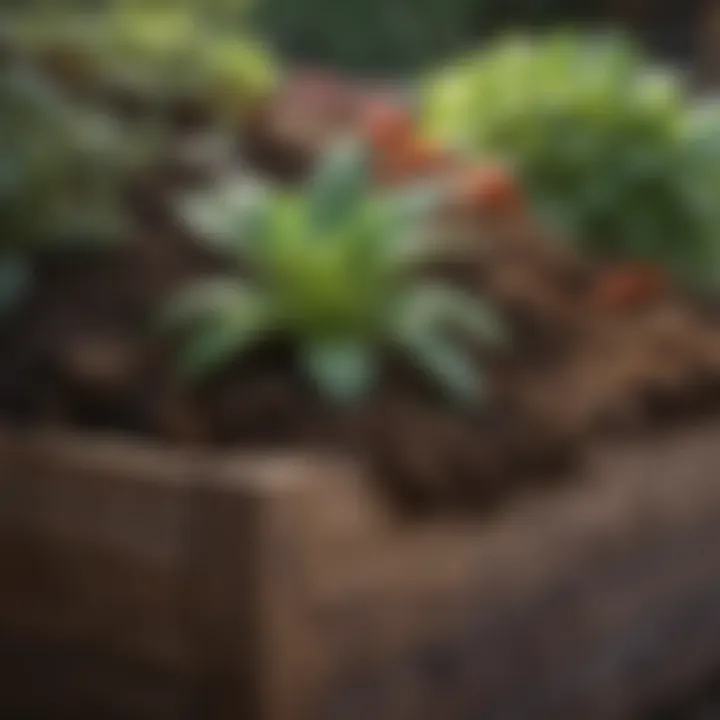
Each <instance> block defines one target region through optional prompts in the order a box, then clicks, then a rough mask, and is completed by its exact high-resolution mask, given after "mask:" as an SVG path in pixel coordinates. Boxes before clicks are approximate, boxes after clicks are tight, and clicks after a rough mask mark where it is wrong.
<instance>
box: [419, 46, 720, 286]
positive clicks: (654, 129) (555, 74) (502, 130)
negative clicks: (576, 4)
mask: <svg viewBox="0 0 720 720" xmlns="http://www.w3.org/2000/svg"><path fill="white" fill-rule="evenodd" d="M423 90H424V95H423V100H422V104H423V117H424V123H425V127H426V129H427V131H428V133H429V134H430V135H431V136H432V137H433V138H435V139H440V140H442V141H445V142H447V143H450V144H453V145H455V146H457V147H459V148H462V149H464V150H465V151H470V152H473V153H476V154H483V155H500V156H503V157H506V158H508V159H510V160H511V161H513V162H515V163H516V164H517V166H518V170H519V171H520V173H521V175H522V176H523V179H524V180H525V183H526V186H527V187H528V189H529V191H530V193H531V195H532V198H533V200H534V203H535V206H536V207H537V209H538V210H539V211H540V212H541V213H542V214H543V215H544V216H545V217H546V218H547V219H548V220H549V221H550V222H551V223H552V224H554V226H555V227H557V228H558V229H559V230H561V231H563V232H564V233H565V234H566V236H567V237H569V238H571V239H573V240H574V241H575V242H577V243H578V244H579V246H580V247H581V248H583V249H584V250H586V251H587V252H589V253H591V254H593V255H595V256H598V257H600V258H603V259H630V260H636V261H643V262H650V263H652V264H656V265H660V266H664V267H666V268H667V269H669V270H670V271H671V273H672V274H674V276H675V277H676V279H677V278H679V279H682V280H684V281H686V282H687V283H688V284H690V285H694V286H706V285H708V284H712V283H714V282H716V281H717V279H718V270H719V269H720V266H719V264H718V260H719V259H720V255H719V248H720V203H719V202H718V197H719V196H720V123H719V122H717V120H718V118H720V115H718V113H717V112H715V113H713V117H714V122H709V123H708V122H704V123H702V124H700V123H698V122H697V119H696V110H695V109H694V107H693V105H692V103H691V102H690V100H689V98H688V97H687V95H688V93H687V92H686V89H685V87H684V85H683V83H682V81H681V80H680V79H679V78H678V77H677V76H675V75H672V74H670V73H669V72H666V71H660V70H659V69H654V68H651V66H650V65H649V63H648V62H647V61H646V59H645V58H644V57H643V56H642V55H641V54H640V53H639V52H638V50H637V49H636V48H635V47H634V46H633V45H632V43H630V42H628V41H626V40H624V39H623V38H618V37H612V38H605V39H600V38H590V37H583V36H581V35H574V34H568V35H564V34H554V35H550V36H545V37H539V38H535V39H528V38H523V37H512V38H505V39H501V40H499V41H497V42H495V43H494V44H491V45H490V46H489V47H488V48H487V49H485V50H484V51H482V52H480V53H479V54H477V55H475V56H472V57H466V58H463V59H461V60H460V61H458V62H457V63H456V64H454V65H452V66H451V67H449V68H447V69H445V70H443V71H441V72H439V73H438V74H436V75H434V76H432V77H430V78H429V79H428V81H427V83H426V84H425V86H424V89H423Z"/></svg>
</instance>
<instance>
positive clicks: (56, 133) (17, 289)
mask: <svg viewBox="0 0 720 720" xmlns="http://www.w3.org/2000/svg"><path fill="white" fill-rule="evenodd" d="M118 151H120V148H119V147H118V146H117V145H116V143H115V137H114V134H113V132H112V129H111V128H110V127H109V126H107V125H106V124H105V123H104V122H103V121H102V120H101V119H100V118H96V117H90V116H87V115H84V114H78V113H77V112H75V111H74V110H72V109H71V108H70V107H68V105H67V104H66V103H65V102H64V101H63V99H62V98H61V97H60V96H59V95H57V94H56V93H55V92H54V90H53V89H52V88H51V87H49V86H48V85H47V84H45V83H43V82H42V81H41V80H40V79H39V78H38V77H37V76H36V75H35V74H33V73H32V72H31V71H29V70H28V69H27V68H26V67H21V66H16V65H14V64H13V65H4V66H2V67H1V68H0V225H1V226H2V238H1V239H0V316H4V315H7V314H9V313H10V312H11V311H12V310H13V309H15V308H16V307H17V306H18V305H19V303H20V302H21V300H22V299H23V298H24V297H25V295H26V294H27V293H28V291H29V290H30V288H31V280H32V263H33V261H34V259H35V258H36V257H37V255H38V254H40V253H46V252H54V251H62V250H66V249H68V248H70V247H76V246H78V245H87V244H93V243H96V242H100V241H102V240H105V239H109V238H110V237H111V236H114V235H115V234H116V233H117V232H118V231H119V230H120V224H121V223H120V214H119V206H118V202H117V201H118V195H119V192H118V180H119V177H120V172H119V171H120V168H121V166H122V161H121V158H120V157H119V155H118V154H117V153H118Z"/></svg>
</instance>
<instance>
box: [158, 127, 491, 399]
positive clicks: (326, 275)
mask: <svg viewBox="0 0 720 720" xmlns="http://www.w3.org/2000/svg"><path fill="white" fill-rule="evenodd" d="M443 196H444V191H443V189H442V188H439V187H437V186H434V185H428V184H424V185H415V186H412V187H406V188H404V189H403V190H399V191H396V192H394V193H393V194H388V195H385V194H380V193H378V192H377V190H376V189H375V187H374V184H373V182H372V172H371V168H370V162H369V155H368V153H367V151H366V148H364V147H362V146H361V145H360V144H358V143H357V142H354V141H348V142H342V143H340V145H339V146H338V147H336V148H333V150H332V151H331V152H330V153H329V154H328V156H327V157H326V158H325V159H324V160H323V162H322V163H321V166H320V168H319V169H318V170H317V173H316V174H315V176H314V177H313V178H312V179H311V180H310V181H309V185H308V187H307V188H306V189H305V190H304V191H303V192H300V193H288V192H283V191H278V190H270V189H267V188H264V187H263V186H256V187H254V188H251V191H248V189H247V188H246V187H245V188H244V187H240V188H239V189H238V188H231V189H229V190H228V191H227V192H225V193H224V194H216V195H215V196H213V197H210V198H202V199H200V200H197V199H196V200H195V201H193V202H191V203H190V205H189V209H188V217H189V219H190V221H191V225H192V226H193V227H195V228H197V229H200V230H201V231H202V232H203V234H204V236H205V237H206V238H208V239H210V240H212V241H213V243H214V244H215V247H218V248H220V249H222V251H224V252H228V253H229V254H230V255H231V256H233V257H235V258H237V261H238V266H239V267H238V274H237V276H233V277H227V278H219V279H213V280H209V281H206V282H202V283H200V284H199V285H197V286H195V287H192V288H190V289H188V290H187V291H185V292H184V293H183V294H182V295H181V296H179V297H178V298H175V299H174V300H173V302H172V303H171V304H170V307H169V308H168V310H167V315H166V318H165V319H166V321H169V322H170V323H171V324H172V326H174V327H175V326H179V327H180V328H182V329H184V330H185V331H186V342H185V343H184V345H183V347H182V350H181V357H180V361H181V365H182V368H183V369H184V370H185V371H186V372H187V373H189V375H190V376H191V377H196V378H197V377H199V378H202V377H205V376H208V375H210V374H213V373H215V372H218V371H220V370H221V369H225V368H227V367H228V366H229V365H230V364H231V363H232V362H233V361H235V360H237V359H238V358H240V357H242V355H243V354H244V353H246V352H247V351H248V350H249V349H251V348H253V347H255V346H257V345H258V344H259V343H263V342H264V341H267V340H268V339H269V338H271V337H282V338H285V339H287V340H290V341H291V342H292V343H293V346H294V348H295V349H296V353H297V359H298V361H299V362H300V363H301V365H302V367H303V368H304V369H305V371H306V372H307V373H308V375H309V377H310V378H311V379H312V380H313V381H314V383H315V384H316V386H317V387H318V389H319V390H320V391H321V392H322V393H323V394H324V395H325V396H327V397H328V398H330V399H332V400H335V401H340V402H353V401H358V400H361V399H362V398H364V397H365V396H366V394H367V393H368V392H369V391H370V390H371V389H372V386H373V383H374V381H376V379H377V376H378V373H379V370H380V365H381V362H382V360H383V357H384V355H383V353H385V352H386V351H387V350H389V349H391V348H396V349H399V350H400V351H402V352H403V353H405V355H406V356H407V357H408V358H409V359H411V360H412V361H413V362H414V363H415V364H416V365H417V366H418V367H419V368H421V369H422V370H423V371H424V372H425V373H426V374H427V375H428V376H429V377H431V378H432V379H434V380H435V381H436V383H437V384H438V385H439V386H440V388H442V389H443V390H445V391H446V392H447V393H448V394H449V395H450V396H452V397H453V398H455V399H457V400H460V401H472V400H473V399H477V398H478V396H479V393H481V391H482V373H481V368H480V367H478V364H477V362H476V359H475V357H474V355H473V353H472V352H471V350H470V348H469V347H468V344H467V343H468V342H477V341H480V342H486V343H493V342H496V341H497V340H499V338H500V336H501V334H502V333H501V332H500V324H499V323H498V320H497V319H496V317H495V314H494V313H493V311H492V310H491V308H490V307H489V306H488V305H487V304H486V303H484V302H482V301H481V300H479V299H477V298H475V297H473V296H470V295H468V294H465V293H464V292H461V291H460V290H458V289H456V288H453V287H452V286H449V285H445V284H441V283H439V282H432V281H430V280H427V279H424V278H423V277H422V274H421V273H419V272H418V263H419V262H420V263H421V262H422V261H423V260H426V259H427V258H428V257H429V256H431V255H432V254H433V253H434V252H435V251H436V249H435V245H434V243H433V238H432V232H430V228H431V227H432V223H431V222H430V220H431V218H432V213H433V210H434V209H436V208H437V207H438V203H440V202H442V200H443ZM240 267H242V269H243V270H244V271H245V273H244V274H243V275H242V276H241V271H240Z"/></svg>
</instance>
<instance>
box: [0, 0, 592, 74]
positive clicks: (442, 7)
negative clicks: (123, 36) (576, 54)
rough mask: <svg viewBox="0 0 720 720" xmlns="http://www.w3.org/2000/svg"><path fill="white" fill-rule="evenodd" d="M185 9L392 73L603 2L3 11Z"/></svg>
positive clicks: (81, 2)
mask: <svg viewBox="0 0 720 720" xmlns="http://www.w3.org/2000/svg"><path fill="white" fill-rule="evenodd" d="M153 5H155V6H158V5H161V6H162V5H165V6H167V5H174V6H186V7H191V8H192V9H194V10H197V11H198V12H199V13H201V14H202V15H203V17H204V19H206V20H213V19H215V20H216V21H217V22H218V23H222V24H223V26H224V27H225V28H227V26H228V24H229V23H237V24H238V26H240V25H242V26H244V27H245V28H247V26H248V25H250V26H251V27H252V28H254V29H255V30H256V31H257V32H258V33H259V34H260V35H261V36H262V37H264V38H265V39H266V40H267V41H268V42H270V44H271V45H274V46H275V47H277V49H278V50H280V51H281V52H282V53H284V54H285V55H287V56H288V57H290V58H291V59H293V60H297V61H304V62H308V63H318V64H323V65H329V66H331V67H336V68H339V69H343V70H345V71H351V72H356V73H365V74H368V73H371V74H383V75H384V74H398V73H407V72H409V71H411V70H417V69H419V68H423V67H426V66H427V65H429V64H430V63H433V62H436V61H438V60H442V59H444V58H446V57H448V56H450V55H454V54H456V53H458V52H460V51H461V50H463V49H464V48H465V47H467V46H469V45H471V44H472V43H473V42H474V41H476V40H477V39H479V38H482V37H485V36H487V35H490V34H493V33H495V32H498V31H501V30H503V29H507V28H518V27H537V26H542V25H547V24H554V23H563V24H567V23H570V22H573V21H583V20H590V19H592V18H593V17H594V16H597V14H598V13H599V8H600V6H601V5H602V3H601V0H587V1H585V2H578V0H3V2H2V10H4V11H6V12H7V11H21V12H32V13H38V12H42V11H44V12H55V13H67V12H70V11H73V10H78V9H82V10H87V9H97V8H105V7H115V8H117V7H121V8H127V9H128V11H129V12H131V11H132V9H133V8H142V9H148V7H151V6H153Z"/></svg>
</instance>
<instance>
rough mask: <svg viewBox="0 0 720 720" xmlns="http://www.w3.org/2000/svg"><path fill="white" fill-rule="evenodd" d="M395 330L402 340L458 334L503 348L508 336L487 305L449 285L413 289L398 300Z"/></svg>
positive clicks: (394, 322)
mask: <svg viewBox="0 0 720 720" xmlns="http://www.w3.org/2000/svg"><path fill="white" fill-rule="evenodd" d="M392 323H393V327H394V328H395V331H396V332H397V333H398V335H400V336H401V337H407V336H410V337H412V336H414V335H418V334H423V333H426V332H428V331H430V332H432V333H448V332H459V333H464V334H468V335H472V336H473V337H475V338H477V339H478V340H481V341H482V342H484V343H488V344H491V345H501V344H503V343H504V342H505V340H506V333H505V330H504V328H503V325H502V323H501V322H500V319H499V318H498V316H497V314H496V313H495V312H494V310H493V309H492V308H491V307H490V306H489V305H488V304H487V303H486V302H484V301H482V300H480V299H479V298H475V297H473V296H471V295H469V294H468V293H465V292H463V291H461V290H457V289H456V288H453V287H449V286H446V285H440V284H437V285H430V284H427V285H423V286H420V287H416V288H411V289H410V290H407V291H405V292H404V293H403V295H401V296H400V298H399V299H398V300H397V303H396V307H395V309H394V313H393V321H392Z"/></svg>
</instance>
